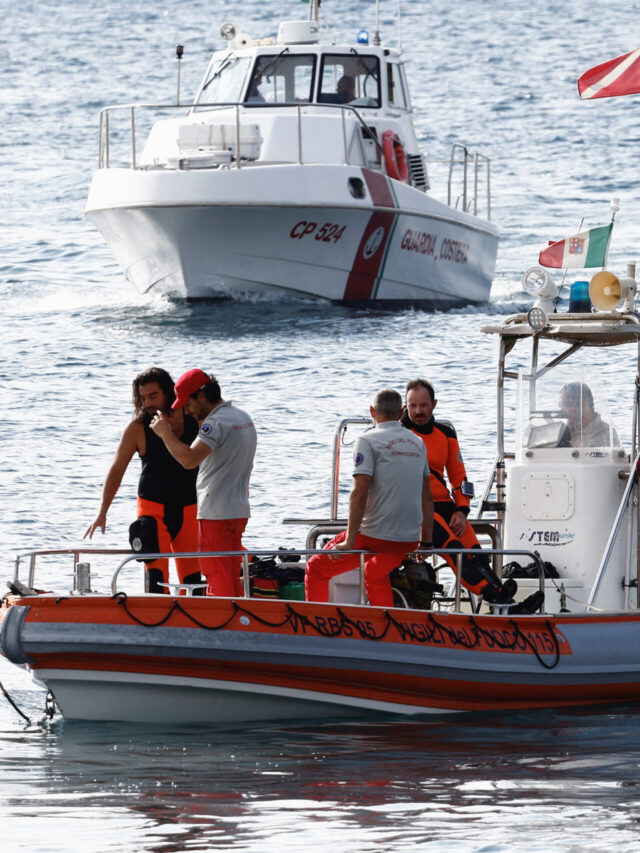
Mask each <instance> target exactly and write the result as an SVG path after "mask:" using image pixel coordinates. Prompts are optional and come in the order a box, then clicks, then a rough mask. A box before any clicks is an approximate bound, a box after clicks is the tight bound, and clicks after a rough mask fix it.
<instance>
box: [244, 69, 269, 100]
mask: <svg viewBox="0 0 640 853" xmlns="http://www.w3.org/2000/svg"><path fill="white" fill-rule="evenodd" d="M261 83H262V75H261V74H254V75H253V77H252V78H251V81H250V82H249V91H248V92H247V97H246V98H245V99H244V100H245V103H248V104H264V103H265V100H264V96H263V95H262V92H261V91H260V88H259V87H260V84H261Z"/></svg>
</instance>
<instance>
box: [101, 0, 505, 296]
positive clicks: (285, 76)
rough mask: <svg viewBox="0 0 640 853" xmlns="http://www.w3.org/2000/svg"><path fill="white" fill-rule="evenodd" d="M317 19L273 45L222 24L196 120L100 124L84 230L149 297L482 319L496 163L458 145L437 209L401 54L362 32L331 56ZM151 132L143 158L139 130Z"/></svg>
mask: <svg viewBox="0 0 640 853" xmlns="http://www.w3.org/2000/svg"><path fill="white" fill-rule="evenodd" d="M317 11H318V10H317V2H316V0H311V2H310V13H309V20H308V21H287V22H283V23H281V24H280V28H279V32H278V37H277V41H274V39H273V38H262V39H252V38H250V37H249V36H248V35H246V34H245V33H242V32H239V31H238V29H237V28H236V27H235V26H233V25H231V24H225V25H224V26H223V27H222V30H221V34H222V35H223V37H224V38H225V39H227V44H226V47H225V49H224V50H219V51H217V52H216V53H214V54H213V57H212V59H211V62H210V63H209V67H208V68H207V71H206V73H205V75H204V78H203V80H202V83H201V84H200V87H199V89H198V92H197V95H196V97H195V101H194V103H193V104H190V105H188V106H187V107H185V106H184V105H179V104H176V105H173V106H168V107H167V106H165V107H163V108H161V107H158V106H157V105H156V106H153V105H146V104H132V105H126V106H110V107H107V108H105V109H103V110H102V112H101V115H100V154H99V168H98V170H97V171H96V172H95V174H94V176H93V179H92V182H91V186H90V189H89V194H88V198H87V203H86V210H85V213H86V215H87V216H88V217H89V219H90V220H91V221H92V222H93V223H94V224H95V225H96V226H97V228H98V229H99V230H100V231H101V233H102V235H103V236H104V238H105V240H106V241H107V243H108V244H109V246H110V247H111V249H112V250H113V253H114V254H115V256H116V259H117V261H118V263H119V264H120V266H121V267H122V270H123V272H124V273H125V275H126V276H127V278H128V279H129V281H131V282H132V283H133V284H134V285H135V286H136V288H137V289H138V290H140V291H141V292H148V291H156V292H157V291H160V292H163V293H167V294H172V295H176V296H179V297H187V298H219V297H229V296H234V297H238V296H240V295H243V294H245V295H246V294H254V295H255V294H265V293H275V294H282V295H287V296H304V297H320V298H322V299H328V300H331V301H333V302H336V303H342V304H347V305H352V304H353V305H356V304H358V305H360V304H364V305H374V304H376V303H380V304H382V305H384V306H387V307H395V306H402V305H415V306H422V307H425V308H449V307H453V306H456V305H464V304H466V303H469V302H483V301H486V300H487V299H488V298H489V291H490V286H491V280H492V277H493V274H494V268H495V259H496V252H497V244H498V231H497V229H496V228H495V226H494V225H493V224H492V223H491V222H490V221H489V219H490V175H489V161H488V160H487V159H486V158H485V157H483V156H481V155H480V154H475V153H474V154H472V153H470V152H469V151H468V150H467V149H466V148H465V147H464V146H463V145H461V144H455V145H454V146H453V149H452V151H451V156H450V158H449V160H448V161H447V164H446V167H448V170H449V181H448V201H447V203H446V204H445V203H442V202H439V201H437V200H436V199H434V198H432V197H431V196H430V195H429V194H428V190H429V180H428V175H427V167H426V162H425V160H424V158H423V155H422V154H421V153H420V150H419V148H418V142H417V139H416V134H415V130H414V126H413V118H412V115H413V110H412V107H411V101H410V98H409V90H408V85H407V78H406V74H405V68H404V64H403V61H402V54H401V51H400V50H397V49H393V48H383V47H382V46H380V43H379V39H376V42H377V43H376V44H373V45H372V44H369V43H368V37H367V36H366V33H364V31H362V32H361V33H360V34H359V41H358V42H357V43H356V44H353V45H335V44H322V43H320V24H319V23H318V15H317ZM177 100H179V95H178V98H177ZM158 114H162V115H164V116H165V117H164V118H162V119H160V120H158V121H156V122H155V124H153V127H152V129H151V132H150V134H149V136H148V138H147V140H146V143H145V144H144V148H143V149H142V151H141V152H140V151H139V150H138V138H139V135H140V130H139V128H140V126H141V125H142V124H143V123H144V122H145V121H147V122H148V120H149V116H151V115H155V116H158ZM125 137H127V140H128V141H130V144H129V147H128V148H127V149H126V150H123V148H122V145H123V144H124V143H123V142H122V140H123V139H124V138H125ZM118 146H120V147H118ZM483 217H484V218H483Z"/></svg>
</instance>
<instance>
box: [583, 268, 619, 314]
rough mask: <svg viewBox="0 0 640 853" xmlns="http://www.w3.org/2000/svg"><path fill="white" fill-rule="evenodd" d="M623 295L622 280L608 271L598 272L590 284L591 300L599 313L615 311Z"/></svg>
mask: <svg viewBox="0 0 640 853" xmlns="http://www.w3.org/2000/svg"><path fill="white" fill-rule="evenodd" d="M622 295H623V293H622V285H621V284H620V280H619V279H618V277H617V276H615V275H614V274H613V273H612V272H608V271H607V270H602V271H601V272H597V273H596V274H595V275H594V277H593V278H592V279H591V281H590V282H589V299H590V300H591V303H592V305H594V306H595V307H596V308H597V309H598V310H599V311H613V310H614V308H616V307H617V306H618V304H619V303H620V300H621V299H622Z"/></svg>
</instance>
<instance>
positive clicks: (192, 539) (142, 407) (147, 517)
mask: <svg viewBox="0 0 640 853" xmlns="http://www.w3.org/2000/svg"><path fill="white" fill-rule="evenodd" d="M174 400H175V392H174V385H173V380H172V378H171V376H170V375H169V374H168V373H167V371H166V370H163V369H162V368H160V367H151V368H149V369H148V370H145V371H144V372H143V373H140V374H139V375H138V376H136V378H135V379H134V380H133V407H134V413H135V416H134V419H133V420H132V421H131V422H130V423H129V424H128V426H127V427H126V428H125V430H124V432H123V433H122V438H121V439H120V444H119V446H118V449H117V451H116V455H115V457H114V459H113V462H112V463H111V467H110V468H109V472H108V473H107V477H106V480H105V483H104V487H103V490H102V503H101V505H100V511H99V512H98V515H97V516H96V518H95V521H94V522H93V523H92V524H90V525H89V527H88V528H87V530H86V532H85V534H84V538H86V537H87V536H88V537H89V538H90V539H91V538H92V537H93V534H94V533H95V532H96V530H97V529H98V528H100V529H101V530H102V532H103V533H104V531H105V527H106V524H107V512H108V510H109V507H110V506H111V503H112V501H113V499H114V498H115V496H116V494H117V492H118V489H119V488H120V484H121V483H122V478H123V477H124V474H125V471H126V470H127V468H128V466H129V462H130V461H131V459H132V458H133V455H134V453H136V451H137V452H138V454H139V456H140V459H141V461H142V471H141V473H140V481H139V483H138V502H137V515H138V518H137V521H136V522H134V523H133V524H132V525H131V528H130V536H131V541H132V544H133V547H134V549H135V550H137V551H140V552H142V553H147V554H148V553H154V552H160V553H169V552H180V551H197V550H198V522H197V517H196V515H197V507H196V477H197V474H198V471H197V469H195V470H192V471H185V469H184V468H183V467H182V465H180V464H179V463H178V462H176V460H175V459H174V458H173V457H172V456H171V454H170V453H169V451H168V450H167V449H166V447H165V444H164V442H163V441H162V439H161V438H160V437H159V436H157V435H156V434H155V433H154V432H153V430H152V429H151V428H150V424H151V420H152V418H153V417H154V416H155V415H156V413H157V412H164V413H165V415H166V416H167V418H169V421H170V423H171V430H172V432H173V433H174V434H175V435H176V437H177V438H178V439H179V440H180V441H181V442H182V443H183V444H186V445H189V444H191V442H192V441H193V440H194V439H195V437H196V436H197V434H198V424H197V422H196V420H195V419H194V418H192V417H191V416H190V415H188V414H186V413H185V412H183V410H182V409H179V410H177V411H173V410H172V408H171V405H172V403H173V402H174ZM136 538H137V539H138V542H137V543H136V541H135V540H136ZM134 543H135V544H134ZM136 545H139V546H140V547H136ZM145 562H146V584H145V586H146V589H147V592H156V593H168V592H169V590H168V589H167V588H166V587H163V586H161V585H160V584H162V583H165V584H166V583H168V582H169V561H168V560H167V559H158V560H152V561H148V562H147V561H145ZM176 569H177V572H178V578H179V580H180V583H181V584H194V585H195V584H201V583H202V576H201V574H200V566H199V561H198V559H197V558H188V557H184V558H177V559H176ZM196 592H197V593H199V592H200V591H199V590H197V591H196Z"/></svg>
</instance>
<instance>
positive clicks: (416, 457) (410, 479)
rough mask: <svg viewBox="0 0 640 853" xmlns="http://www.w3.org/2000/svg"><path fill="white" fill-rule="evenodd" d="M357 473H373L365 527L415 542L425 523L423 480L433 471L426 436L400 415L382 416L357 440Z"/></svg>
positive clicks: (385, 536) (390, 537) (367, 531)
mask: <svg viewBox="0 0 640 853" xmlns="http://www.w3.org/2000/svg"><path fill="white" fill-rule="evenodd" d="M353 474H354V476H355V475H356V474H368V475H369V476H370V477H371V485H370V487H369V496H368V499H367V508H366V511H365V516H364V519H363V520H362V524H361V525H360V532H361V533H363V534H365V535H366V536H373V537H374V538H375V539H387V540H389V541H391V542H415V541H417V540H419V539H420V526H421V524H422V484H423V481H424V478H425V477H428V476H429V463H428V462H427V451H426V448H425V445H424V441H423V440H422V439H421V438H420V437H419V436H417V435H415V434H414V433H412V432H411V430H408V429H406V428H405V427H403V426H402V424H401V423H400V421H383V422H382V423H381V424H377V426H375V427H374V428H373V429H370V430H367V432H365V433H364V434H363V435H361V436H360V437H359V438H358V440H357V441H356V446H355V450H354V454H353Z"/></svg>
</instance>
